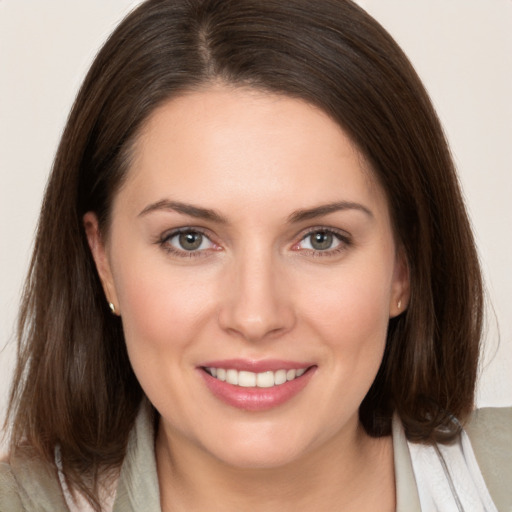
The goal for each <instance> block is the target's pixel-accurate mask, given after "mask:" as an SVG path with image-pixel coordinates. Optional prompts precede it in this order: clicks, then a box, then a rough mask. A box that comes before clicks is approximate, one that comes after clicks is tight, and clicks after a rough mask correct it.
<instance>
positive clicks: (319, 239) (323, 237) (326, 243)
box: [311, 232, 332, 251]
mask: <svg viewBox="0 0 512 512" xmlns="http://www.w3.org/2000/svg"><path fill="white" fill-rule="evenodd" d="M331 245H332V234H330V233H322V232H320V233H315V234H314V235H313V236H312V237H311V246H312V247H313V248H314V249H316V250H319V251H321V250H325V249H329V248H330V247H331Z"/></svg>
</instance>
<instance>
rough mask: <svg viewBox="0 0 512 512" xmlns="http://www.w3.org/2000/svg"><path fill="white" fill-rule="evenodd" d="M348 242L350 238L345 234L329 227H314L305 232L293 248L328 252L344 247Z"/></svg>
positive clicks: (334, 251)
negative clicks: (312, 229)
mask: <svg viewBox="0 0 512 512" xmlns="http://www.w3.org/2000/svg"><path fill="white" fill-rule="evenodd" d="M349 244H350V240H349V238H348V236H346V235H342V234H340V233H337V232H335V231H334V230H330V229H315V230H314V231H310V232H309V233H307V234H306V235H305V236H304V237H303V238H302V240H301V241H300V242H299V243H298V244H296V245H295V246H294V249H295V250H305V251H309V252H315V253H320V252H321V253H327V254H330V253H336V252H337V251H340V250H343V249H345V248H346V247H347V246H348V245H349Z"/></svg>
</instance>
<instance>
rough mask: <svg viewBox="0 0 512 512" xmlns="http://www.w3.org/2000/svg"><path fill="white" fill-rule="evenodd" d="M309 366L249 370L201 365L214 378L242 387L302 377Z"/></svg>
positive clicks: (257, 386) (263, 385) (255, 386)
mask: <svg viewBox="0 0 512 512" xmlns="http://www.w3.org/2000/svg"><path fill="white" fill-rule="evenodd" d="M309 369H310V368H292V369H288V370H287V369H284V368H282V369H279V370H277V371H271V370H268V371H265V372H259V373H256V372H251V371H246V370H240V371H239V370H236V369H234V368H229V369H226V368H215V367H203V370H204V371H205V372H206V373H208V374H209V375H210V376H212V377H213V378H214V379H217V380H220V381H221V382H227V383H228V384H231V385H232V386H240V387H242V388H273V387H275V386H282V385H283V384H285V383H286V382H290V381H293V380H295V379H298V378H299V377H302V375H304V374H305V373H306V372H307V371H308V370H309Z"/></svg>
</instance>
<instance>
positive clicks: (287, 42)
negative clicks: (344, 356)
mask: <svg viewBox="0 0 512 512" xmlns="http://www.w3.org/2000/svg"><path fill="white" fill-rule="evenodd" d="M219 81H220V82H223V83H226V84H231V85H234V86H237V85H240V86H249V87H254V88H257V89H260V90H266V91H271V92H273V93H278V94H284V95H288V96H292V97H297V98H301V99H304V100H305V101H307V102H309V103H311V104H314V105H317V106H318V107H320V108H321V109H322V110H324V111H325V112H326V113H328V114H329V115H330V116H331V117H332V118H333V119H334V120H336V121H337V122H338V123H339V125H340V126H341V127H342V128H343V129H344V130H345V132H346V133H347V134H348V135H349V136H350V137H351V138H352V140H353V142H354V143H355V144H356V145H357V146H358V148H359V149H360V151H361V152H362V154H363V155H364V156H365V157H366V158H367V159H368V161H369V162H370V163H371V166H372V168H373V170H374V173H375V175H376V176H377V178H378V180H379V182H380V184H381V185H382V187H383V188H384V190H385V192H386V194H387V198H388V202H389V207H390V212H391V216H392V221H393V225H394V229H395V234H396V237H397V240H398V241H399V243H400V245H401V246H402V247H403V250H404V253H405V255H406V257H407V261H408V264H409V271H410V280H411V298H410V303H409V307H408V310H407V311H406V312H404V313H403V314H402V315H400V316H399V317H397V318H395V319H392V320H391V321H390V324H389V329H388V339H387V346H386V351H385V355H384V359H383V361H382V365H381V368H380V370H379V372H378V375H377V377H376V379H375V382H374V384H373V385H372V388H371V389H370V391H369V393H368V395H367V396H366V398H365V399H364V401H363V403H362V405H361V407H360V418H361V421H362V423H363V425H364V427H365V429H366V430H367V432H368V433H369V434H370V435H373V436H381V435H386V434H389V432H390V425H391V416H392V414H393V412H394V411H396V412H397V413H398V414H399V416H400V417H401V419H402V421H403V423H404V425H405V430H406V433H407V435H408V436H409V438H411V439H416V440H421V441H424V442H429V441H432V440H442V439H449V438H450V437H453V435H454V434H455V432H456V427H454V423H453V422H451V418H452V417H453V416H456V417H458V418H459V419H461V420H464V419H465V418H466V417H467V415H468V413H469V412H470V411H471V409H472V406H473V400H474V390H475V379H476V372H477V362H478V354H479V341H480V332H481V323H482V283H481V276H480V270H479V265H478V259H477V254H476V250H475V246H474V241H473V236H472V233H471V229H470V225H469V222H468V218H467V214H466V211H465V207H464V204H463V199H462V196H461V192H460V188H459V185H458V182H457V177H456V174H455V171H454V166H453V163H452V160H451V157H450V153H449V149H448V146H447V143H446V140H445V137H444V135H443V131H442V129H441V126H440V123H439V121H438V118H437V116H436V114H435V112H434V110H433V107H432V105H431V103H430V101H429V98H428V96H427V94H426V92H425V90H424V88H423V86H422V84H421V82H420V80H419V78H418V76H417V75H416V73H415V72H414V70H413V68H412V67H411V65H410V63H409V61H408V60H407V58H406V57H405V55H404V54H403V52H402V51H401V50H400V48H399V47H398V46H397V44H396V43H395V42H394V41H393V39H392V38H391V36H390V35H389V34H388V33H387V32H386V31H385V30H384V29H383V28H382V27H381V26H380V25H379V24H378V23H377V22H376V21H375V20H373V19H372V18H371V17H370V16H368V15H367V14H366V13H365V12H364V11H363V10H362V9H361V8H359V7H357V6H356V5H355V4H353V3H352V2H350V1H349V0H317V1H315V2H311V1H310V0H287V1H285V2H284V1H282V0H149V1H147V2H145V3H143V4H142V5H141V6H140V7H139V8H137V9H136V10H135V11H134V12H132V13H131V14H130V15H129V16H128V17H127V18H126V19H125V20H124V21H123V22H122V23H121V24H120V26H119V27H118V28H117V29H116V30H115V32H114V33H113V34H112V36H111V37H110V38H109V39H108V41H107V42H106V43H105V45H104V47H103V48H102V49H101V51H100V52H99V54H98V56H97V58H96V59H95V61H94V63H93V65H92V67H91V69H90V71H89V73H88V75H87V77H86V79H85V82H84V84H83V85H82V88H81V90H80V92H79V94H78V97H77V99H76V102H75V104H74V107H73V109H72V111H71V114H70V117H69V120H68V122H67V126H66V128H65V131H64V134H63V136H62V140H61V143H60V146H59V149H58V152H57V155H56V158H55V162H54V166H53V170H52V174H51V176H50V179H49V182H48V186H47V189H46V194H45V198H44V202H43V206H42V211H41V217H40V221H39V227H38V231H37V238H36V242H35V249H34V254H33V259H32V263H31V267H30V271H29V275H28V279H27V283H26V288H25V293H24V301H23V307H22V310H21V314H20V320H19V352H18V365H17V369H16V374H15V377H14V385H13V388H12V394H11V399H10V408H9V411H10V418H11V420H12V421H13V436H12V450H16V449H17V447H19V446H21V445H23V444H27V445H29V446H31V447H32V448H33V449H35V450H36V452H37V454H39V456H41V457H43V458H44V459H46V460H47V461H48V463H49V464H53V463H54V449H55V446H57V445H58V446H59V447H60V450H61V454H62V463H63V467H64V472H65V474H66V475H67V478H68V479H69V481H70V482H71V483H72V484H73V485H74V486H76V487H77V488H78V489H81V490H82V491H83V492H85V493H86V495H87V496H88V498H89V499H90V500H91V502H92V503H93V504H94V505H95V506H96V507H97V508H98V509H99V508H100V505H99V503H98V500H97V481H98V475H99V472H100V471H101V470H103V469H105V468H112V467H114V468H115V467H118V466H119V465H120V464H121V462H122V459H123V455H124V451H125V447H126V442H127V437H128V433H129V431H130V429H131V427H132V425H133V421H134V418H135V416H136V413H137V409H138V407H139V404H140V402H141V400H142V399H143V392H142V390H141V388H140V386H139V384H138V382H137V380H136V378H135V376H134V374H133V371H132V369H131V366H130V363H129V360H128V357H127V353H126V349H125V344H124V339H123V331H122V325H121V323H120V320H119V319H118V318H117V317H115V316H113V315H111V314H110V311H109V310H108V307H107V303H106V300H105V297H104V294H103V291H102V288H101V284H100V281H99V278H98V275H97V273H96V270H95V266H94V263H93V260H92V258H91V255H90V252H89V248H88V245H87V241H86V238H85V234H84V229H83V225H82V217H83V215H84V213H85V212H87V211H94V212H95V213H96V214H97V216H98V218H99V222H100V228H101V230H102V231H103V232H104V233H105V235H106V236H108V226H109V216H110V206H111V204H112V198H113V197H114V195H115V194H116V191H117V190H118V189H119V187H120V185H121V184H122V182H123V177H124V176H125V174H126V172H127V170H128V169H129V167H130V160H131V150H132V148H133V142H134V140H135V139H136V137H137V134H138V132H139V130H140V128H141V126H142V124H143V122H144V121H145V120H146V119H147V118H148V116H149V115H150V113H152V112H153V111H154V110H155V109H156V108H157V107H158V106H159V105H161V104H162V103H163V102H165V101H167V100H169V99H170V98H172V97H174V96H176V95H177V94H180V93H182V92H184V91H188V90H193V89H195V88H199V87H204V86H207V85H208V84H209V83H212V82H219Z"/></svg>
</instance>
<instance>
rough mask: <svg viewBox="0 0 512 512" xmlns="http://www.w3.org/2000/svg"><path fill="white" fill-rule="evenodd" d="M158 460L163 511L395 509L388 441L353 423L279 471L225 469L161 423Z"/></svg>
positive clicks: (359, 511) (274, 468)
mask: <svg viewBox="0 0 512 512" xmlns="http://www.w3.org/2000/svg"><path fill="white" fill-rule="evenodd" d="M156 455H157V467H158V475H159V485H160V494H161V503H162V511H163V512H180V511H182V510H183V511H188V512H190V511H196V510H197V511H200V510H209V511H211V512H217V511H219V512H220V511H222V512H231V511H233V512H234V511H239V510H264V511H265V512H274V511H275V512H283V510H285V511H287V510H290V511H292V510H293V511H294V512H302V511H304V512H305V511H308V512H309V511H311V510H314V509H317V510H343V511H346V512H348V511H358V512H363V511H365V510H368V511H370V510H371V511H373V510H382V511H386V510H394V503H395V487H394V471H393V450H392V442H391V438H389V437H387V438H380V439H373V438H370V437H369V436H368V435H367V434H366V433H365V432H364V431H363V429H362V428H361V427H360V426H359V425H356V428H355V429H354V430H353V431H352V432H350V433H344V435H342V436H340V438H339V439H338V438H336V439H332V440H331V441H330V442H328V443H324V444H323V445H322V446H321V447H319V448H317V449H315V450H311V451H310V452H308V453H306V454H305V455H304V456H303V457H301V458H300V460H295V461H293V462H291V463H289V464H286V465H283V466H278V467H267V468H256V469H255V468H239V467H233V466H230V465H228V464H225V463H224V462H223V461H220V460H218V459H216V458H214V457H213V456H211V454H209V453H206V452H205V451H204V450H202V449H201V448H200V447H198V446H197V445H194V444H192V443H190V442H189V441H188V440H187V439H186V438H183V437H180V436H179V434H177V433H175V432H169V431H167V430H166V429H164V428H162V426H160V428H159V430H158V436H157V444H156Z"/></svg>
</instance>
